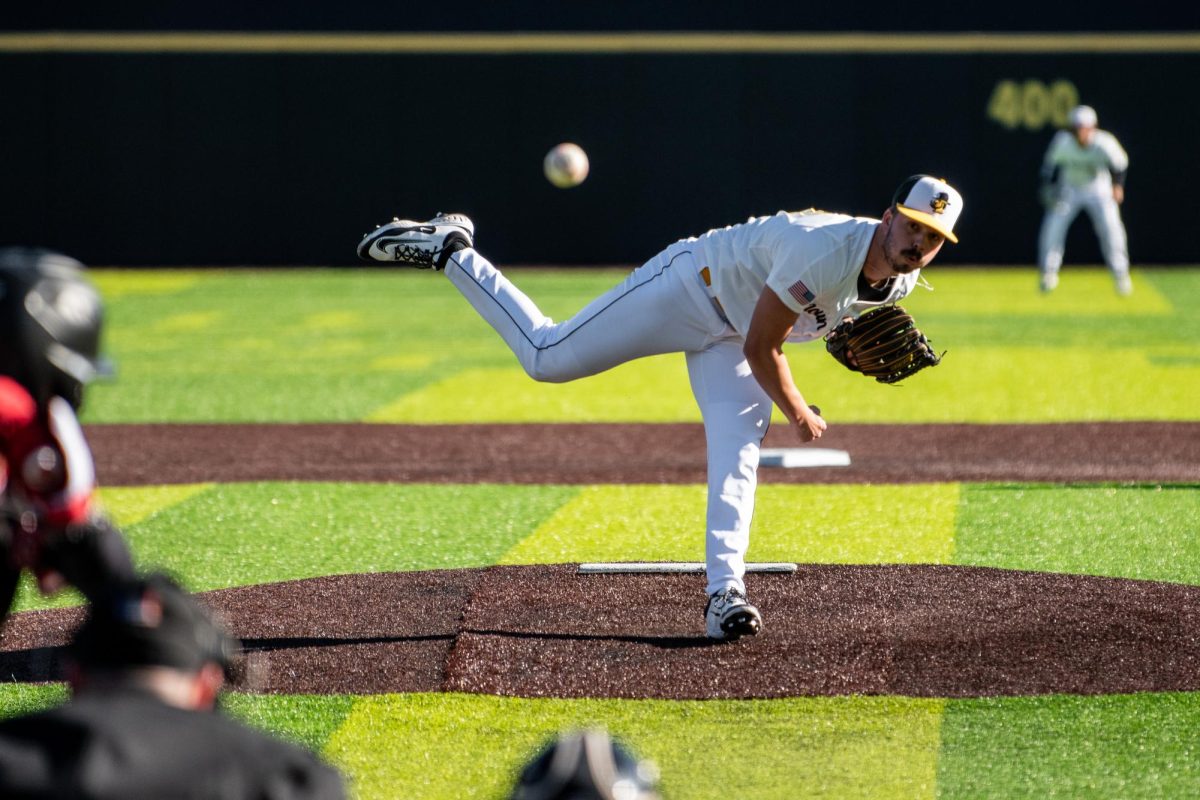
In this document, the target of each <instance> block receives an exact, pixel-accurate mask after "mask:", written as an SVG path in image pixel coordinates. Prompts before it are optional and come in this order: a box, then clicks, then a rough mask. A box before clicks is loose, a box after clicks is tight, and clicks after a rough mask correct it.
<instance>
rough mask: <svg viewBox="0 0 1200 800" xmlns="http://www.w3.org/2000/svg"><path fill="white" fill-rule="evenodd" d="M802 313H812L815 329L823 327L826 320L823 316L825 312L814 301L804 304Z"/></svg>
mask: <svg viewBox="0 0 1200 800" xmlns="http://www.w3.org/2000/svg"><path fill="white" fill-rule="evenodd" d="M804 313H806V314H810V315H812V318H813V319H814V320H816V321H817V330H821V329H822V328H824V327H825V323H826V322H827V321H828V320H827V319H826V317H825V312H824V311H822V310H821V309H819V308H817V304H816V303H809V304H808V305H806V306H805V307H804Z"/></svg>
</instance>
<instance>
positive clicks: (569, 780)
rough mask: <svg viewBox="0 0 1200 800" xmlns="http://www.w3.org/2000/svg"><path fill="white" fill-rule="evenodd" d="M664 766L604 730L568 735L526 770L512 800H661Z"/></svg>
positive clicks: (552, 743)
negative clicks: (638, 755) (660, 771)
mask: <svg viewBox="0 0 1200 800" xmlns="http://www.w3.org/2000/svg"><path fill="white" fill-rule="evenodd" d="M657 785H658V768H657V767H656V766H655V765H654V764H653V762H650V761H644V760H639V759H637V758H635V757H634V756H633V755H632V754H631V753H629V751H627V750H626V749H624V748H623V747H622V746H621V745H619V744H617V743H616V742H614V741H613V740H612V739H611V738H610V737H609V735H608V734H607V733H606V732H605V731H603V730H601V729H598V728H596V729H590V730H584V731H571V732H567V733H564V734H562V735H560V736H558V737H557V738H555V739H554V740H553V741H551V742H550V743H549V744H547V745H546V747H545V748H544V749H543V750H542V751H541V752H540V753H539V754H538V755H537V756H536V757H535V758H534V759H533V760H532V761H530V762H529V764H528V765H527V766H526V767H525V769H524V770H523V771H522V772H521V776H520V779H519V780H518V782H517V786H516V789H514V790H513V793H512V795H511V797H510V800H658V798H659V794H658V791H657V789H656V788H655V787H656V786H657Z"/></svg>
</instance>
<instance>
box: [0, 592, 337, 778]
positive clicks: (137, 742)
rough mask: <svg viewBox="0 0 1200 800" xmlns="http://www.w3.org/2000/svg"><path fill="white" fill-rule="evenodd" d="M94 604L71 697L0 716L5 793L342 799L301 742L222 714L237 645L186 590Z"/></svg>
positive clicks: (126, 595) (73, 656) (73, 651)
mask: <svg viewBox="0 0 1200 800" xmlns="http://www.w3.org/2000/svg"><path fill="white" fill-rule="evenodd" d="M113 597H114V599H113V600H112V601H111V602H105V603H96V604H93V606H92V609H91V613H90V615H89V617H88V618H87V620H86V621H85V622H84V623H83V625H82V626H81V627H80V629H79V631H78V632H77V633H76V635H75V638H74V640H73V641H72V642H71V644H70V646H69V648H68V651H67V657H66V660H65V661H66V663H65V667H66V673H67V679H68V682H69V683H70V685H71V689H72V692H73V698H72V699H71V700H70V701H69V702H67V703H65V704H63V705H61V706H59V707H57V708H54V709H51V710H48V711H43V712H40V713H37V714H32V715H28V716H25V717H19V718H15V719H11V720H8V721H5V722H0V797H3V798H7V799H8V800H16V798H97V799H99V798H114V800H115V798H122V800H138V799H139V798H214V799H215V798H221V799H222V800H226V799H227V798H228V799H229V800H233V799H234V798H264V799H265V798H273V799H274V798H279V799H280V800H283V799H284V798H344V797H345V796H346V795H345V787H344V786H343V782H342V778H341V776H340V774H339V773H338V772H336V771H335V770H334V769H333V768H332V767H330V766H328V765H326V764H324V763H323V762H321V761H320V760H319V759H318V758H317V757H316V756H315V755H313V754H312V753H310V752H309V751H307V750H304V749H302V748H300V747H298V746H296V745H293V744H290V743H286V742H284V741H282V740H279V739H275V738H273V737H271V736H268V735H267V734H264V733H262V732H260V731H258V730H255V729H253V728H251V727H249V726H246V725H244V724H242V723H241V722H238V721H236V720H233V719H231V718H229V717H227V716H225V715H223V714H221V713H219V712H218V711H216V710H215V704H216V700H217V696H218V693H219V691H220V689H221V686H222V685H223V683H224V680H225V674H226V670H227V669H228V668H229V666H230V660H231V657H232V655H233V653H234V650H235V646H236V645H235V642H234V641H233V640H232V639H230V638H229V637H228V636H227V635H226V634H225V633H224V632H223V631H222V630H221V628H220V627H218V626H217V625H216V624H215V623H214V622H213V620H212V619H211V618H210V617H209V616H208V615H207V614H206V613H205V612H204V611H203V610H202V608H201V607H200V606H199V605H198V604H197V603H196V602H195V600H194V599H193V598H192V597H190V596H189V595H188V594H187V593H186V592H185V591H184V590H183V589H182V588H181V587H179V586H178V585H177V584H175V583H174V582H172V581H171V580H169V579H168V578H166V577H163V576H157V575H156V576H150V577H149V578H146V579H140V580H136V581H134V582H132V583H130V584H128V585H127V588H125V589H124V590H122V591H120V592H115V593H114V594H113Z"/></svg>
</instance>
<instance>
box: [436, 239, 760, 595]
mask: <svg viewBox="0 0 1200 800" xmlns="http://www.w3.org/2000/svg"><path fill="white" fill-rule="evenodd" d="M701 266H702V265H700V264H697V263H696V260H695V258H694V257H693V256H692V252H691V250H690V248H689V247H688V243H687V242H678V243H676V244H674V245H671V246H670V247H668V248H667V249H666V250H664V251H663V252H661V253H659V254H658V255H656V256H655V257H654V258H652V259H650V260H649V261H647V262H646V263H645V264H643V265H642V266H641V267H639V268H638V269H636V270H634V271H633V272H632V273H630V275H629V277H628V278H626V279H625V280H624V281H623V282H621V283H620V284H618V285H617V286H615V287H613V288H612V289H610V290H609V291H608V292H606V293H605V294H603V295H601V296H600V297H598V298H597V299H595V300H593V301H592V302H591V303H589V304H588V305H587V306H586V307H585V308H584V309H583V310H581V311H580V312H579V313H577V314H576V315H575V316H573V317H571V318H570V319H568V320H565V321H563V322H554V321H553V320H551V319H549V318H548V317H546V316H545V315H544V314H542V312H541V311H539V310H538V308H537V306H536V305H535V304H534V303H533V301H532V300H530V299H529V298H528V297H527V296H526V295H525V294H523V293H522V292H521V291H520V290H519V289H518V288H517V287H516V286H514V285H513V284H512V282H510V281H509V280H508V279H507V278H505V277H504V275H503V274H501V272H500V271H499V270H498V269H496V267H494V266H493V265H492V264H491V263H490V262H489V261H488V260H487V259H486V258H484V257H483V256H481V255H480V254H479V253H477V252H476V251H475V250H473V249H467V250H461V251H459V252H457V253H455V254H454V255H453V256H451V258H450V261H449V262H448V263H447V265H446V270H445V272H446V276H447V277H448V278H449V279H450V281H451V283H453V284H454V285H455V286H456V287H457V288H458V290H459V291H460V292H461V293H462V295H463V296H464V297H466V298H467V300H468V301H469V302H470V303H471V305H472V306H474V307H475V310H476V311H477V312H478V313H479V315H480V316H481V317H483V318H484V319H485V320H487V322H488V323H490V324H491V326H492V327H493V328H495V329H496V332H497V333H499V334H500V336H501V337H502V338H503V339H504V341H505V342H506V343H507V344H508V346H509V348H511V349H512V351H513V353H514V354H515V355H516V356H517V359H518V360H519V361H520V362H521V366H522V367H524V369H525V371H526V372H527V373H528V374H529V376H530V377H532V378H533V379H535V380H538V381H547V382H551V383H561V382H565V381H570V380H575V379H576V378H583V377H586V376H588V375H595V374H596V373H599V372H603V371H605V370H607V369H611V368H612V367H615V366H617V365H618V364H622V363H624V362H626V361H631V360H633V359H635V358H641V357H643V356H651V355H659V354H662V353H675V352H682V353H684V354H685V357H686V359H687V366H688V376H689V378H690V381H691V386H692V394H693V395H695V398H696V403H697V404H698V405H699V407H700V413H701V415H702V417H703V420H704V432H705V437H706V440H707V444H708V505H707V514H706V523H705V524H706V536H705V559H706V566H707V573H708V587H707V590H708V592H709V593H710V594H711V593H712V592H716V591H719V590H722V589H726V588H729V587H736V588H738V589H741V590H742V591H745V584H744V575H745V571H746V562H745V556H746V550H747V548H748V547H749V544H750V520H751V517H752V516H753V514H754V493H755V489H756V488H757V483H758V478H757V475H758V461H759V450H760V446H761V444H762V439H763V437H764V436H765V435H766V432H767V426H768V424H769V422H770V417H771V400H770V398H769V397H768V396H767V394H766V393H765V392H764V391H763V390H762V387H760V386H759V384H758V381H757V380H755V378H754V376H753V375H752V374H751V372H750V365H749V364H748V363H747V362H746V358H745V356H744V355H743V354H742V347H743V344H744V340H743V339H742V336H741V335H740V334H738V333H737V332H736V331H734V329H733V328H732V327H730V325H729V324H728V323H727V322H726V321H725V320H724V319H723V317H722V315H721V314H720V312H719V310H718V309H717V307H716V306H715V305H714V303H713V301H712V299H711V298H710V297H709V295H708V294H707V292H706V290H705V288H704V284H703V282H702V279H701V277H700V267H701Z"/></svg>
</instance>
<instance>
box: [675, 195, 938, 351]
mask: <svg viewBox="0 0 1200 800" xmlns="http://www.w3.org/2000/svg"><path fill="white" fill-rule="evenodd" d="M879 224H880V222H879V220H877V219H869V218H866V217H851V216H848V215H845V214H830V213H826V212H823V211H816V210H813V209H809V210H807V211H800V212H787V211H780V212H779V213H778V214H775V215H774V216H771V217H754V218H751V219H750V220H748V221H747V222H744V223H742V224H740V225H731V226H729V227H727V228H717V229H714V230H711V231H709V232H708V233H706V234H704V235H703V236H699V237H695V238H694V239H688V240H686V241H688V242H694V244H695V247H696V251H697V252H696V260H697V262H699V263H700V264H701V265H703V266H707V267H708V268H709V270H710V272H711V274H712V282H713V283H712V289H713V294H714V296H715V297H716V298H717V300H718V301H719V302H720V304H721V306H722V308H723V309H724V312H725V315H726V316H727V317H728V319H729V324H730V325H731V326H732V327H733V328H734V330H736V331H737V332H738V333H740V334H741V335H742V336H745V335H746V332H747V331H748V330H749V329H750V318H751V316H752V315H753V313H754V307H755V305H756V304H757V303H758V298H759V296H760V295H761V294H762V290H763V288H764V287H766V286H769V287H770V288H771V289H772V290H773V291H774V292H775V293H776V294H777V295H779V298H780V299H781V300H782V301H783V302H784V303H785V304H786V305H787V306H788V307H789V308H790V309H792V310H793V311H795V312H796V313H797V314H799V315H800V316H799V318H798V319H797V320H796V325H795V327H794V328H793V330H792V335H791V336H789V337H788V339H789V341H793V342H804V341H811V340H812V339H816V338H818V337H820V336H824V335H825V334H826V333H828V332H829V331H830V330H831V329H832V328H833V327H834V326H836V325H837V324H838V322H840V321H841V319H842V317H846V316H851V317H857V316H858V315H859V314H861V313H862V312H863V311H864V310H866V309H867V308H869V307H871V306H876V305H883V304H885V303H894V302H896V301H898V300H899V299H901V298H902V297H905V296H907V295H908V293H909V292H911V291H912V289H913V287H914V286H915V285H916V283H917V280H918V277H919V273H920V270H915V271H913V272H912V273H910V274H908V275H898V276H896V277H895V278H894V279H893V280H892V282H891V285H890V287H889V291H888V293H887V295H886V296H885V297H884V298H883V299H881V300H879V301H862V300H860V299H859V296H858V278H859V274H860V273H861V272H862V268H863V263H864V261H865V260H866V258H867V250H868V248H869V247H870V245H871V237H872V236H874V234H875V231H876V230H877V229H878V227H879Z"/></svg>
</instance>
